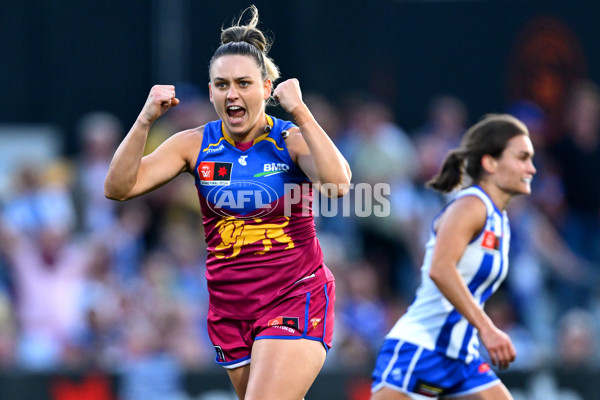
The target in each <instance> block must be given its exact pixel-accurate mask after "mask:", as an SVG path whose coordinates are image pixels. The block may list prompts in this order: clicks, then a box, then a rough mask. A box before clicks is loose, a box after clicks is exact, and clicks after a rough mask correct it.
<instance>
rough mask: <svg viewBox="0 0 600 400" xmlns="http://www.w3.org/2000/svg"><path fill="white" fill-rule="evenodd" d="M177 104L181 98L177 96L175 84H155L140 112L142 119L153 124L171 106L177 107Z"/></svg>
mask: <svg viewBox="0 0 600 400" xmlns="http://www.w3.org/2000/svg"><path fill="white" fill-rule="evenodd" d="M177 104H179V99H178V98H177V97H175V86H173V85H154V86H152V89H150V94H149V95H148V98H147V99H146V103H145V104H144V108H142V111H141V112H140V119H142V121H143V122H145V123H148V124H152V123H153V122H154V121H155V120H157V119H158V118H160V117H161V116H162V115H163V114H164V113H166V112H167V110H168V109H169V108H171V107H175V106H176V105H177Z"/></svg>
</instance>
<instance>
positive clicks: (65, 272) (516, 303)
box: [0, 81, 600, 390]
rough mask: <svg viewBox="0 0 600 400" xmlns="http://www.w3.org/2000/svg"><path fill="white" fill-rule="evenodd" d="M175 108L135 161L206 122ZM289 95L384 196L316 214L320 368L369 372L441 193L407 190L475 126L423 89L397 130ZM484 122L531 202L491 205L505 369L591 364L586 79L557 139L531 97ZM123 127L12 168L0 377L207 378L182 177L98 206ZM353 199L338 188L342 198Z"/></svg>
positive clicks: (208, 116)
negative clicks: (186, 374)
mask: <svg viewBox="0 0 600 400" xmlns="http://www.w3.org/2000/svg"><path fill="white" fill-rule="evenodd" d="M178 97H180V98H181V100H182V102H181V104H180V106H179V107H177V108H174V109H173V110H171V111H169V113H167V114H166V115H165V116H164V117H163V118H162V119H161V120H159V121H158V122H157V123H156V124H155V126H153V128H152V130H151V132H150V137H149V140H148V144H147V147H148V148H147V150H146V151H147V152H150V151H152V150H153V148H155V147H156V146H157V145H158V144H159V143H161V142H162V141H163V140H164V139H165V138H166V137H168V136H169V135H171V134H173V133H174V132H176V131H179V130H182V129H187V128H190V127H194V126H199V125H202V124H204V123H205V122H207V121H210V120H213V119H216V114H215V113H214V110H213V108H212V105H211V104H210V103H209V102H208V99H207V96H206V95H205V94H204V93H201V92H200V91H198V90H196V89H195V88H194V87H193V86H191V85H187V86H185V87H182V88H181V89H180V88H178ZM305 101H306V102H307V104H308V105H309V107H310V108H311V110H312V111H313V113H314V115H315V117H316V118H317V120H318V121H319V122H320V123H321V125H322V126H323V127H324V128H325V130H326V131H327V132H328V133H329V135H330V137H331V138H332V139H333V140H334V142H335V143H336V144H337V145H338V147H339V148H340V150H341V151H342V153H343V154H344V155H345V156H346V158H347V159H348V161H349V163H350V165H351V167H352V171H353V182H354V184H355V185H356V184H358V183H367V184H370V185H375V184H377V183H386V184H389V188H390V190H389V193H388V194H386V197H387V200H388V201H389V212H390V213H389V214H390V215H389V216H386V217H381V216H378V215H375V214H374V213H372V214H371V215H368V216H358V215H356V213H355V212H351V213H350V215H349V216H345V215H341V213H338V215H334V216H324V215H319V216H317V217H316V224H317V231H318V235H319V239H320V241H321V244H322V246H323V250H324V253H325V258H326V263H327V265H328V266H329V268H330V269H331V270H332V271H333V272H334V274H335V275H336V279H337V301H336V331H335V337H334V348H333V349H332V350H331V351H330V354H329V357H328V359H327V361H326V364H325V368H326V369H327V368H330V369H335V370H339V369H340V368H348V369H363V370H368V369H370V368H371V367H372V365H373V364H372V363H373V360H374V357H375V355H376V352H377V350H378V348H379V345H380V344H381V342H382V340H383V336H384V335H385V333H386V332H387V331H388V329H389V328H390V327H391V325H392V324H393V323H394V322H395V321H396V319H397V318H398V317H399V316H400V315H401V314H402V313H403V312H404V311H405V309H406V307H407V306H408V304H410V301H411V299H412V296H413V295H414V290H415V288H416V287H417V285H418V283H419V279H420V276H419V268H420V266H421V262H422V257H423V254H424V244H425V242H426V240H427V238H428V235H429V232H430V222H431V219H432V218H433V217H434V216H435V215H436V213H437V212H439V210H440V208H441V207H442V206H443V204H444V203H445V202H446V201H447V200H448V199H447V198H444V197H443V196H442V195H440V194H437V193H436V192H434V191H432V190H430V189H427V188H426V187H425V185H424V183H425V182H426V181H427V180H428V179H429V178H431V177H432V176H433V175H434V174H435V173H436V172H437V170H438V168H439V167H440V165H441V162H442V161H443V159H444V156H445V154H446V152H447V151H449V150H450V149H452V148H454V147H457V146H458V145H459V143H460V139H461V135H462V133H463V132H464V131H465V129H466V128H467V127H468V126H469V125H470V124H472V123H474V122H475V121H476V120H477V119H478V118H479V117H480V116H478V115H470V114H469V109H468V105H466V104H464V103H463V102H462V101H461V99H459V98H457V97H455V96H452V95H446V94H440V95H439V96H436V97H435V98H432V99H431V102H430V105H429V107H428V109H427V110H422V113H423V123H422V126H421V127H420V128H418V129H416V130H410V131H408V130H405V129H404V128H403V127H402V122H401V121H395V118H394V115H393V112H392V111H391V109H390V107H389V106H388V105H386V104H384V103H382V102H380V101H377V100H376V99H372V98H370V97H369V96H368V95H364V96H356V97H354V98H350V99H348V100H347V102H345V103H344V104H343V106H340V105H339V104H335V105H334V104H333V102H331V101H330V100H329V99H327V98H325V97H324V96H322V95H319V94H316V93H309V94H306V95H305ZM496 111H502V112H508V113H511V114H513V115H515V116H517V117H519V118H520V119H522V120H523V121H524V122H525V124H526V125H527V126H528V128H529V130H530V134H531V138H532V141H533V143H534V146H535V151H536V155H535V158H534V162H535V164H536V167H537V171H538V173H537V175H536V177H535V178H534V182H533V184H532V187H533V193H532V195H531V196H527V197H520V198H518V199H516V200H515V201H514V202H513V203H512V204H511V206H510V208H509V210H508V213H509V218H510V221H511V229H512V241H511V244H512V247H511V255H510V257H511V264H510V268H511V269H510V272H509V276H508V279H507V282H506V283H505V284H504V285H503V286H502V288H501V290H500V292H499V293H497V294H496V295H495V296H493V297H492V299H490V300H489V302H488V304H487V305H486V307H487V310H488V312H489V314H490V316H491V317H492V318H493V319H494V321H495V323H496V324H497V325H498V326H499V327H500V328H501V329H503V330H505V331H506V332H507V333H509V335H510V336H511V338H512V339H513V341H514V343H515V346H516V348H517V351H518V357H517V361H516V363H515V364H514V368H521V369H533V368H538V367H540V366H544V365H548V363H559V364H560V365H563V366H566V367H573V368H579V367H590V366H594V365H595V364H596V363H597V362H598V361H597V360H599V359H600V358H599V357H598V349H597V343H598V341H599V340H600V336H599V332H600V331H599V330H598V327H599V326H600V325H599V323H600V301H599V298H598V289H597V288H599V287H600V284H599V283H600V179H597V174H598V171H600V91H599V89H598V87H597V86H596V85H595V84H594V83H593V82H589V81H585V82H577V83H576V84H574V85H573V87H572V90H571V93H570V95H569V98H568V99H567V101H566V107H565V110H564V112H563V114H562V115H561V119H560V121H561V125H560V129H559V132H560V134H558V135H552V136H550V135H547V134H546V132H547V123H548V122H547V121H548V118H547V117H548V116H547V115H546V114H545V112H544V110H542V108H541V107H539V106H538V105H536V104H535V103H532V102H530V101H526V100H523V101H515V102H513V103H511V104H509V105H508V106H507V108H506V109H505V110H496ZM417 112H419V110H417ZM131 122H132V121H119V120H118V119H117V118H116V117H115V116H114V115H112V114H110V113H108V112H104V111H95V112H91V113H89V114H87V115H84V116H82V117H81V120H80V121H79V124H78V129H77V131H78V135H77V137H76V138H74V139H73V140H77V141H78V146H79V152H78V153H77V154H76V155H75V156H68V157H66V156H58V157H57V158H56V159H55V160H52V162H50V163H48V162H45V163H44V164H43V165H38V164H36V160H27V162H26V163H23V165H21V166H19V167H18V170H17V172H16V173H14V174H13V182H12V183H11V187H10V190H9V191H8V192H7V193H5V194H4V195H3V197H2V198H1V201H2V203H1V204H0V369H1V368H3V369H20V370H26V371H44V370H55V369H57V368H66V369H81V368H84V369H87V368H101V369H105V370H109V371H117V372H118V371H127V372H128V373H130V374H133V376H135V373H136V371H138V372H139V371H148V370H155V371H160V374H157V375H156V376H157V379H162V380H165V382H167V378H166V377H168V376H170V375H169V374H178V373H180V372H181V371H183V370H202V369H206V368H216V367H215V363H214V350H213V347H212V345H211V344H210V341H209V340H208V337H207V334H206V326H205V325H206V313H207V291H206V281H205V277H204V272H205V271H204V270H205V257H206V248H205V244H204V239H203V232H202V223H201V214H200V210H199V205H198V200H197V194H196V190H195V187H194V184H193V178H192V177H191V176H183V175H182V176H180V177H178V178H177V179H175V181H173V182H171V183H170V184H168V185H166V186H164V187H162V188H160V189H158V190H157V191H155V192H152V193H151V194H148V195H145V196H142V197H140V198H137V199H133V200H130V201H128V202H123V203H119V202H114V201H110V200H107V199H106V198H105V197H104V194H103V182H104V177H105V174H106V171H107V168H108V165H109V162H110V160H111V158H112V155H113V153H114V151H115V149H116V147H117V146H118V144H119V143H120V141H121V140H122V138H123V137H124V135H125V133H126V131H127V129H128V128H127V125H129V124H130V123H131ZM358 195H360V193H358V192H353V191H351V192H350V198H351V199H350V201H351V204H353V205H356V204H357V202H358V198H357V196H358ZM338 201H340V202H341V201H342V200H338ZM327 204H329V205H331V202H329V203H327V201H326V200H321V204H320V206H321V207H323V206H324V205H325V206H326V205H327ZM340 209H341V207H340ZM133 381H135V380H133ZM165 385H168V383H165ZM131 390H133V389H131Z"/></svg>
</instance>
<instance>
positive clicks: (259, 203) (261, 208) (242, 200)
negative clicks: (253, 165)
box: [206, 181, 279, 219]
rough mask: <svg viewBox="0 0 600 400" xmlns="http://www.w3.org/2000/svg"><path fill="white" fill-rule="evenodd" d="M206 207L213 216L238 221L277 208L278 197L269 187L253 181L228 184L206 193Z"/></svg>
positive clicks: (256, 216)
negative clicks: (234, 218) (236, 219)
mask: <svg viewBox="0 0 600 400" xmlns="http://www.w3.org/2000/svg"><path fill="white" fill-rule="evenodd" d="M206 200H208V202H207V203H208V207H209V208H210V209H211V211H213V212H214V213H215V214H218V215H221V216H223V217H236V218H238V219H252V218H259V217H262V216H265V215H267V214H269V213H270V212H271V211H273V210H274V209H276V208H277V204H278V203H279V196H278V195H277V192H275V190H274V189H273V188H271V187H270V186H269V185H266V184H264V183H259V182H253V181H239V182H230V183H229V184H228V185H227V186H216V187H215V188H213V189H211V190H210V192H208V194H207V197H206Z"/></svg>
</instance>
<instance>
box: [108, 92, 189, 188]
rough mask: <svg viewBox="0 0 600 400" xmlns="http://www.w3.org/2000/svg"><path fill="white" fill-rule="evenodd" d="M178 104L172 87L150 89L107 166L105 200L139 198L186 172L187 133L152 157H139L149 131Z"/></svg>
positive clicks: (169, 142)
mask: <svg viewBox="0 0 600 400" xmlns="http://www.w3.org/2000/svg"><path fill="white" fill-rule="evenodd" d="M177 104H179V100H178V99H177V98H176V97H175V87H174V86H171V85H156V86H154V87H152V89H151V90H150V94H149V95H148V98H147V100H146V103H145V104H144V107H143V108H142V111H141V112H140V114H139V116H138V118H137V119H136V121H135V123H134V124H133V126H132V127H131V129H130V130H129V132H128V133H127V136H126V137H125V139H123V141H122V142H121V144H120V145H119V147H118V148H117V150H116V152H115V155H114V156H113V159H112V161H111V163H110V166H109V169H108V173H107V175H106V179H105V181H104V194H105V196H106V197H108V198H109V199H113V200H127V199H130V198H132V197H136V196H139V195H141V194H143V193H146V192H149V191H151V190H153V189H156V188H157V187H159V186H161V185H163V184H165V183H166V182H168V181H169V180H171V179H173V178H174V177H175V176H176V175H177V174H179V173H180V172H182V171H183V170H184V169H185V168H186V161H185V154H186V153H185V142H186V140H185V137H186V136H189V133H186V132H182V133H181V134H177V135H175V136H172V137H171V138H169V139H168V140H166V141H165V142H164V143H163V144H161V145H160V146H159V147H158V148H157V149H156V150H155V151H154V152H153V153H152V154H150V155H148V156H146V157H142V156H143V151H144V147H145V145H146V139H147V137H148V132H149V130H150V127H151V126H152V124H153V123H154V121H156V119H158V118H159V117H160V116H162V115H163V114H164V113H165V112H167V110H169V109H170V108H171V107H174V106H176V105H177Z"/></svg>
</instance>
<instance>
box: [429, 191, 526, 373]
mask: <svg viewBox="0 0 600 400" xmlns="http://www.w3.org/2000/svg"><path fill="white" fill-rule="evenodd" d="M486 218H487V211H486V207H485V205H484V204H483V202H482V201H481V200H480V199H478V198H477V197H474V196H465V197H462V198H460V199H457V200H456V201H455V202H454V203H453V204H451V205H450V206H449V207H448V209H447V210H446V211H445V212H444V213H443V214H442V216H441V217H440V220H439V224H438V226H437V239H436V244H435V248H434V251H433V256H432V260H431V269H430V271H429V277H430V278H431V280H432V281H433V282H434V283H435V284H436V286H437V287H438V288H439V290H440V292H442V294H443V295H444V297H446V299H448V301H449V302H450V303H452V305H453V306H454V308H456V310H458V312H460V313H461V314H462V315H463V316H464V317H465V318H466V319H467V320H468V321H469V322H470V323H471V324H472V325H473V326H474V327H475V328H477V330H478V331H479V334H480V337H481V341H482V342H483V344H484V346H485V347H486V348H487V350H488V353H489V354H490V357H491V360H492V363H493V364H495V365H496V364H497V365H498V366H499V367H500V368H502V369H504V368H507V367H508V365H509V364H510V363H511V362H512V361H514V360H515V356H516V352H515V349H514V346H513V344H512V342H511V340H510V338H509V337H508V335H507V334H505V333H504V332H502V331H501V330H500V329H498V328H497V327H496V326H495V325H494V323H493V322H492V321H491V319H490V318H489V317H488V316H487V315H486V314H485V312H484V310H483V308H482V307H481V306H480V305H479V304H478V303H477V302H476V301H475V298H474V297H473V295H472V294H471V292H470V290H469V288H468V287H467V284H466V283H465V281H464V280H463V278H462V277H461V275H460V273H459V272H458V269H457V264H458V262H459V260H460V259H461V257H462V255H463V253H464V251H465V249H466V247H467V245H468V244H469V242H470V241H471V240H472V239H473V238H474V237H475V236H476V235H477V234H479V233H480V232H481V230H482V229H483V227H484V225H485V221H486Z"/></svg>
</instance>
